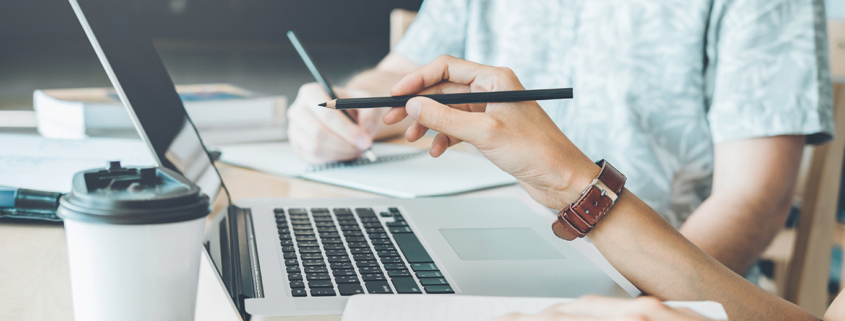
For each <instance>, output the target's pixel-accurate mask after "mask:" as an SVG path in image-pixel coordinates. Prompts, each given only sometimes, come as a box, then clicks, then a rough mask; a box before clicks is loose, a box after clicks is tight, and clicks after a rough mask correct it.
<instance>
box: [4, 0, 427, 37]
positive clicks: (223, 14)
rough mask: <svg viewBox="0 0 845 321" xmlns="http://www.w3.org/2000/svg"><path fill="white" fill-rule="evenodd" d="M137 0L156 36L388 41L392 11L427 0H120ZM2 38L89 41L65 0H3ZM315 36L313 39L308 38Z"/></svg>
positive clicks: (415, 6)
mask: <svg viewBox="0 0 845 321" xmlns="http://www.w3.org/2000/svg"><path fill="white" fill-rule="evenodd" d="M115 1H132V2H133V4H134V5H135V8H136V9H137V11H138V13H139V15H140V16H141V18H142V19H144V20H147V21H148V22H149V23H148V26H150V29H149V30H150V32H151V36H153V37H157V38H189V39H202V40H235V39H246V40H269V41H275V40H281V39H284V32H285V31H286V30H288V29H293V30H295V31H296V32H297V34H298V35H299V36H300V37H301V38H302V39H303V41H308V42H313V41H314V39H320V41H327V42H338V41H340V42H347V41H351V42H358V41H383V42H385V43H386V42H387V39H388V32H389V28H388V25H389V24H388V22H389V13H390V10H392V9H394V8H405V9H410V10H417V9H419V6H420V3H421V2H422V0H354V1H350V0H115ZM0 39H2V40H22V41H36V42H42V41H58V40H61V41H67V40H69V41H76V40H79V41H85V38H84V34H83V33H82V30H81V28H80V27H79V23H78V22H77V21H76V17H75V16H74V14H73V10H72V9H71V7H70V4H69V3H68V2H67V1H66V0H2V1H0ZM309 40H310V41H309Z"/></svg>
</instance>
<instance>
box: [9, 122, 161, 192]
mask: <svg viewBox="0 0 845 321" xmlns="http://www.w3.org/2000/svg"><path fill="white" fill-rule="evenodd" d="M112 160H120V161H121V164H123V165H126V166H155V160H154V158H153V157H152V152H150V150H149V148H147V145H146V144H144V143H143V142H142V141H141V140H139V139H117V138H88V139H79V140H74V139H50V138H43V137H40V136H34V135H12V134H5V135H0V185H3V186H11V187H20V188H29V189H37V190H44V191H55V192H63V193H64V192H69V191H70V186H71V179H72V178H73V175H74V174H76V173H77V172H79V171H83V170H87V169H91V168H97V167H105V166H106V165H107V162H108V161H112Z"/></svg>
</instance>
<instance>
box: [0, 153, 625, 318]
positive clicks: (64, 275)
mask: <svg viewBox="0 0 845 321" xmlns="http://www.w3.org/2000/svg"><path fill="white" fill-rule="evenodd" d="M396 142H399V140H397V141H396ZM429 142H430V140H423V141H420V142H417V143H416V144H414V145H418V146H426V147H427V146H428V144H429ZM457 147H458V149H460V150H463V151H473V150H474V148H473V147H471V146H469V145H464V146H457ZM476 152H477V151H476ZM218 168H219V169H220V173H221V175H222V177H223V180H224V181H225V182H226V185H227V186H228V188H229V191H230V192H231V193H232V198H233V200H238V199H241V198H254V197H289V198H345V197H354V198H385V196H382V195H377V194H372V193H368V192H363V191H359V190H353V189H349V188H344V187H338V186H332V185H326V184H322V183H316V182H311V181H305V180H301V179H295V178H285V177H279V176H274V175H270V174H264V173H260V172H256V171H252V170H247V169H243V168H238V167H234V166H229V165H226V164H219V165H218ZM461 196H473V197H480V196H488V197H490V196H510V197H517V198H520V199H522V200H523V201H524V202H525V203H526V204H527V205H528V206H529V207H531V208H532V209H533V210H534V211H535V212H537V213H539V214H540V215H543V216H544V218H545V219H547V220H549V221H551V220H553V219H554V215H553V213H551V212H549V211H548V210H546V209H545V208H544V207H543V206H542V205H540V204H538V203H536V202H533V201H532V200H531V199H530V197H529V196H528V194H527V193H526V192H525V191H524V190H523V189H521V188H520V187H519V186H517V185H512V186H507V187H501V188H494V189H488V190H482V191H477V192H472V193H466V194H462V195H461ZM223 202H224V200H223V199H222V198H221V197H218V199H217V202H215V204H214V205H215V209H219V208H221V207H222V206H224V203H223ZM213 213H216V211H215V212H213ZM209 219H211V217H210V218H209ZM573 247H576V246H575V245H574V244H573ZM579 250H582V251H584V250H583V249H580V248H579ZM591 259H592V258H591ZM608 266H609V264H608ZM206 285H207V284H206ZM203 286H204V285H201V288H202V287H203ZM212 286H213V285H212ZM219 303H220V302H219V301H213V300H211V301H210V300H200V301H199V304H200V305H203V304H205V305H207V306H206V307H204V306H199V307H198V308H199V309H201V310H203V309H206V308H209V309H212V310H219V309H221V308H222V309H224V310H225V307H221V306H220V304H219ZM203 311H205V310H203ZM217 316H219V317H221V318H220V320H230V319H227V318H224V317H223V315H222V314H218V315H217ZM292 319H295V320H298V321H299V320H337V319H339V317H338V316H322V317H305V318H302V317H300V318H280V320H292ZM7 320H8V321H12V320H14V321H21V320H33V321H35V320H38V321H41V320H45V321H46V320H49V321H61V320H73V305H72V301H71V291H70V274H69V273H68V257H67V244H66V241H65V233H64V228H63V227H62V225H61V224H51V223H40V222H6V221H0V321H7Z"/></svg>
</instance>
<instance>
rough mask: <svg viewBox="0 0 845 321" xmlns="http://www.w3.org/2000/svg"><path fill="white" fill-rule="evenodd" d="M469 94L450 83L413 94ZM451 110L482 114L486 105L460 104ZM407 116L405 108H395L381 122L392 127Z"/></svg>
mask: <svg viewBox="0 0 845 321" xmlns="http://www.w3.org/2000/svg"><path fill="white" fill-rule="evenodd" d="M467 92H470V88H469V86H467V85H462V84H456V83H451V82H441V83H439V84H436V85H434V86H431V87H428V88H425V89H423V90H421V91H419V92H416V93H414V95H432V94H457V93H467ZM451 106H452V108H457V109H461V110H467V111H470V110H471V111H477V112H483V111H484V109H485V107H486V106H487V104H461V105H451ZM407 116H408V113H406V112H405V108H403V107H395V108H391V109H390V110H389V111H388V112H387V113H386V114H385V115H384V117H383V121H384V123H385V124H388V125H393V124H396V123H398V122H400V121H402V120H403V119H405V117H407Z"/></svg>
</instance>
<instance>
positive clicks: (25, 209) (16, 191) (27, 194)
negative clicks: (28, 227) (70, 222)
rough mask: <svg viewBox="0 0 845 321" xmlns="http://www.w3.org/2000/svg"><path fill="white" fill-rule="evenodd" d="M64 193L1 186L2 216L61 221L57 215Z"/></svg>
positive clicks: (0, 204) (0, 216)
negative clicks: (60, 199)
mask: <svg viewBox="0 0 845 321" xmlns="http://www.w3.org/2000/svg"><path fill="white" fill-rule="evenodd" d="M61 197H62V193H57V192H45V191H36V190H31V189H25V188H16V187H7V186H0V218H16V219H36V220H46V221H53V222H61V220H62V219H61V218H59V217H58V216H56V209H57V208H58V207H59V198H61Z"/></svg>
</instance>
